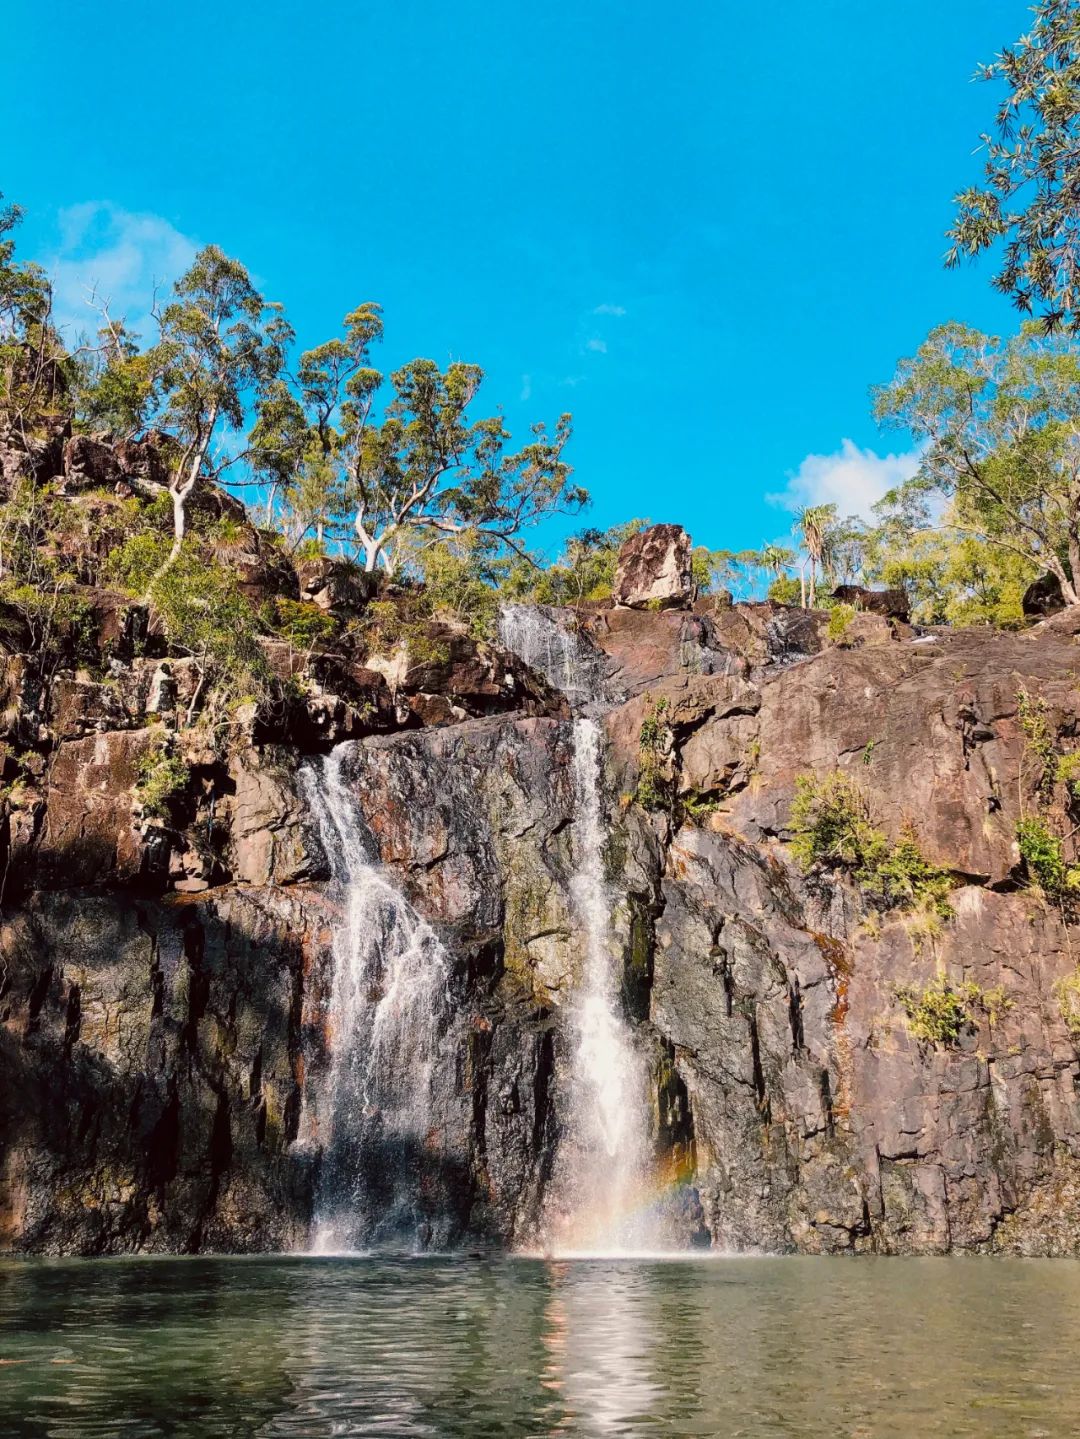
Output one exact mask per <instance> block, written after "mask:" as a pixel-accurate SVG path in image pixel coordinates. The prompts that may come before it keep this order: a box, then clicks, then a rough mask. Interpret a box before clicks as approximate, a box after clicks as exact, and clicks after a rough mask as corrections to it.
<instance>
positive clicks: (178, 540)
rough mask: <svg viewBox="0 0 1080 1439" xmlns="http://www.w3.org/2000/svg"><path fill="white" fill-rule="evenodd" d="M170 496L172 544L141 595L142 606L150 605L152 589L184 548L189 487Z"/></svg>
mask: <svg viewBox="0 0 1080 1439" xmlns="http://www.w3.org/2000/svg"><path fill="white" fill-rule="evenodd" d="M169 493H170V495H171V496H172V512H173V542H172V548H171V549H170V550H169V553H168V554H167V555H166V556H165V558H164V559H163V560H162V562H161V564H160V565H158V567H157V569H156V570H155V571H154V573H153V574H152V575H151V576H150V583H149V584H148V585H147V586H146V593H145V594H144V595H143V598H142V602H143V604H144V605H148V604H150V602H151V600H152V599H153V593H154V587H155V586H156V585H158V584H160V582H161V581H162V580H163V579H164V578H165V576H166V575H167V574H168V573H169V571H170V570H171V569H172V567H173V565H175V564H176V561H177V560H178V559H179V558H180V551H181V550H182V549H183V547H184V536H185V534H186V533H187V502H188V496H189V495H190V494H191V487H190V485H184V486H183V487H182V488H181V489H179V490H170V491H169Z"/></svg>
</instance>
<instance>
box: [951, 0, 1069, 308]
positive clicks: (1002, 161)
mask: <svg viewBox="0 0 1080 1439" xmlns="http://www.w3.org/2000/svg"><path fill="white" fill-rule="evenodd" d="M1032 9H1033V14H1034V22H1033V24H1032V26H1031V28H1030V30H1029V31H1028V32H1027V34H1025V35H1023V36H1021V37H1020V39H1019V40H1018V41H1017V42H1016V43H1015V44H1014V45H1012V46H1010V47H1008V48H1007V49H1005V50H1003V51H1002V52H1001V54H1000V55H998V56H997V58H996V59H995V60H993V61H991V62H990V63H989V64H986V65H982V66H980V68H979V70H978V71H977V72H976V74H977V77H978V78H980V79H984V80H991V81H1002V82H1004V84H1005V87H1006V93H1005V95H1004V96H1003V98H1002V99H1001V101H1000V103H999V104H998V107H997V111H996V114H995V116H994V133H992V134H991V133H987V134H984V135H983V136H982V142H983V145H984V147H985V149H986V163H985V169H984V176H983V183H982V184H981V185H973V186H971V187H969V188H968V189H966V190H963V191H961V192H960V194H958V195H957V196H956V218H955V221H954V224H953V226H952V228H951V229H950V230H949V232H948V233H949V238H950V239H951V241H952V245H951V247H950V249H949V251H948V254H947V257H946V259H947V262H948V263H949V264H952V265H955V264H957V263H958V262H959V261H960V259H961V258H962V257H964V256H976V255H979V254H981V253H982V252H983V251H985V250H989V249H991V248H995V247H999V253H1000V261H999V268H998V270H997V273H996V274H995V276H994V285H995V287H996V288H997V289H998V290H1000V291H1001V292H1002V293H1003V294H1005V295H1008V296H1010V297H1011V298H1012V300H1013V302H1014V304H1016V306H1017V307H1018V308H1019V309H1020V310H1021V311H1022V312H1023V313H1024V314H1028V315H1030V314H1033V313H1034V312H1035V311H1036V310H1038V312H1039V314H1040V317H1041V321H1042V324H1043V326H1044V328H1045V329H1046V330H1047V331H1048V332H1050V331H1053V330H1055V329H1059V328H1060V329H1062V330H1065V331H1067V332H1069V333H1072V334H1075V333H1077V332H1078V331H1080V4H1078V3H1077V0H1040V3H1038V4H1036V5H1034V6H1033V7H1032Z"/></svg>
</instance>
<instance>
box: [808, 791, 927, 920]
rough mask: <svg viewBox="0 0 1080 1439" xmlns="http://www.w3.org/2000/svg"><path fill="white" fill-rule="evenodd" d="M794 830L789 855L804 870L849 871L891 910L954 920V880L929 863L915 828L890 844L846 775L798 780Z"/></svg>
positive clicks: (907, 828) (905, 829) (905, 830)
mask: <svg viewBox="0 0 1080 1439" xmlns="http://www.w3.org/2000/svg"><path fill="white" fill-rule="evenodd" d="M790 827H791V835H792V837H791V850H792V853H793V854H794V856H795V859H796V860H797V861H798V863H799V864H800V866H801V867H802V868H803V869H804V870H811V869H813V868H815V867H819V866H820V867H824V868H832V869H842V870H846V871H847V872H848V873H849V874H850V875H851V876H852V878H853V879H854V880H855V882H856V884H858V885H859V886H860V888H861V889H862V890H863V891H864V892H865V893H866V894H868V895H870V896H871V897H872V898H874V899H876V900H878V901H880V902H881V903H882V904H883V905H885V906H886V907H888V908H892V909H923V910H928V911H931V912H933V913H937V914H940V915H941V916H942V917H943V918H947V917H948V916H949V915H951V913H952V910H951V909H950V907H949V903H948V898H947V896H948V893H949V890H950V889H951V888H952V879H951V877H950V875H949V874H948V873H947V872H946V871H945V870H942V869H938V868H937V867H936V866H935V865H932V864H931V863H930V862H929V861H928V860H927V859H926V858H925V856H924V855H923V853H922V851H921V850H920V848H919V845H918V841H917V838H916V835H915V832H914V829H913V828H912V826H911V825H909V824H905V825H904V827H903V828H902V830H901V833H900V838H899V839H898V840H897V842H896V843H895V844H891V843H890V842H889V839H888V836H887V835H886V834H885V833H884V832H883V831H882V830H881V829H879V828H878V826H877V825H876V823H875V822H874V817H873V811H872V809H871V805H870V801H869V798H868V797H867V795H866V794H865V793H864V791H863V790H862V789H861V787H860V786H859V785H858V784H856V783H855V781H854V780H852V779H850V778H849V777H848V776H847V775H845V774H844V773H843V771H841V770H835V771H834V772H833V773H832V774H829V775H824V776H823V777H821V778H820V779H819V778H817V777H816V776H814V775H800V776H799V777H798V779H797V780H796V781H795V798H794V801H793V802H792V806H791V820H790Z"/></svg>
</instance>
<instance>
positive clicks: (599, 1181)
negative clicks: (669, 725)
mask: <svg viewBox="0 0 1080 1439" xmlns="http://www.w3.org/2000/svg"><path fill="white" fill-rule="evenodd" d="M499 635H500V639H501V640H502V643H503V644H504V645H505V646H506V648H507V649H510V650H512V651H513V652H514V653H515V654H517V655H518V657H519V658H520V659H522V660H523V661H524V662H525V663H526V664H528V665H529V666H530V667H532V668H534V669H537V670H539V671H540V672H541V673H542V674H543V675H544V676H545V677H546V678H547V680H548V682H549V683H550V684H552V685H553V686H555V688H557V689H559V690H561V691H562V693H563V694H565V695H566V696H567V698H568V699H569V700H570V701H571V703H572V704H574V705H575V707H577V708H578V709H579V714H578V717H577V718H576V719H575V720H574V725H573V746H574V762H573V777H574V807H575V817H574V827H573V845H574V865H575V868H574V876H573V880H572V886H571V887H572V897H573V901H574V908H575V910H576V913H577V918H578V922H579V925H580V928H581V932H582V936H583V940H584V954H583V956H582V964H581V968H580V972H579V976H578V981H577V985H576V988H575V991H574V993H573V994H572V995H571V997H570V1000H569V1005H568V1009H569V1018H570V1024H571V1027H572V1034H573V1059H572V1065H571V1069H570V1073H569V1076H568V1078H569V1086H568V1091H569V1092H568V1096H567V1103H566V1106H565V1111H564V1114H563V1133H562V1138H561V1140H560V1144H559V1150H558V1153H557V1155H556V1158H555V1165H554V1172H553V1177H552V1181H551V1184H550V1186H549V1190H548V1194H547V1197H546V1199H545V1204H544V1213H543V1216H542V1223H541V1237H542V1240H543V1243H544V1245H545V1247H547V1248H549V1249H564V1250H565V1249H567V1248H573V1249H581V1248H589V1249H603V1250H625V1249H642V1248H658V1247H661V1240H660V1237H659V1235H658V1234H657V1233H656V1232H655V1231H656V1228H657V1226H656V1225H655V1224H654V1223H653V1222H652V1220H651V1214H650V1210H649V1206H648V1199H649V1190H650V1189H651V1187H652V1185H651V1180H652V1171H653V1168H654V1163H653V1156H652V1154H651V1153H650V1143H649V1134H648V1116H649V1113H650V1109H651V1101H650V1094H649V1070H648V1064H647V1062H646V1059H645V1056H644V1055H643V1054H642V1053H641V1051H640V1050H639V1048H638V1047H637V1045H636V1044H635V1037H634V1034H633V1031H632V1029H631V1027H630V1025H629V1024H628V1022H627V1020H626V1017H625V1015H624V1013H623V1006H622V997H621V992H620V991H621V984H620V955H619V952H618V948H617V946H616V945H615V943H614V942H613V935H612V923H611V909H612V897H611V894H610V892H609V889H608V885H607V882H606V880H605V877H604V849H605V840H606V835H605V824H604V806H603V750H602V735H601V730H600V726H599V725H598V724H597V722H596V720H595V719H592V718H589V717H587V716H586V715H584V714H583V713H580V709H581V706H582V705H583V704H585V703H586V702H588V701H589V700H590V699H592V698H593V697H594V696H595V694H596V692H597V688H598V686H597V674H596V673H595V663H593V664H592V665H590V660H589V657H587V655H586V653H585V651H584V649H583V647H582V646H581V644H580V642H579V641H578V639H577V637H576V636H575V635H573V634H570V633H569V632H567V631H565V630H563V629H562V628H561V627H560V626H559V624H558V623H557V621H556V619H555V618H554V616H552V615H550V614H549V613H548V612H547V611H545V610H543V609H538V608H536V607H531V606H530V607H527V606H520V605H512V606H507V607H506V608H504V610H503V611H502V615H501V617H500V624H499ZM590 671H592V672H590Z"/></svg>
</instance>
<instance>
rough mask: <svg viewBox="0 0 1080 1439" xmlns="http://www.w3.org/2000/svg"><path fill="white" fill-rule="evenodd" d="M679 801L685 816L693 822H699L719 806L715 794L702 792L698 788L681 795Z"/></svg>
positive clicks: (714, 811)
mask: <svg viewBox="0 0 1080 1439" xmlns="http://www.w3.org/2000/svg"><path fill="white" fill-rule="evenodd" d="M679 803H680V805H681V806H682V812H683V815H684V816H685V818H686V819H689V820H692V821H693V823H694V824H700V823H701V821H702V820H703V819H707V818H708V817H709V815H711V814H715V813H716V811H717V810H718V809H719V807H720V801H719V800H718V799H717V798H716V797H715V795H710V794H702V793H700V791H698V790H690V791H689V792H688V793H686V794H684V795H681V796H680V798H679Z"/></svg>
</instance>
